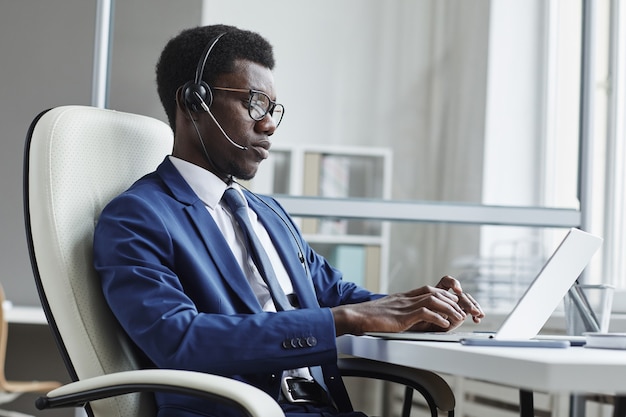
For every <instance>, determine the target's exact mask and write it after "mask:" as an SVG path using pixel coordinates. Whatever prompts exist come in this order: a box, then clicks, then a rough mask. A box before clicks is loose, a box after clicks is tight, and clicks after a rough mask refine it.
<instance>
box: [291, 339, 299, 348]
mask: <svg viewBox="0 0 626 417" xmlns="http://www.w3.org/2000/svg"><path fill="white" fill-rule="evenodd" d="M290 342H291V347H292V348H293V349H295V348H297V347H298V339H297V338H295V337H294V338H293V339H291V341H290Z"/></svg>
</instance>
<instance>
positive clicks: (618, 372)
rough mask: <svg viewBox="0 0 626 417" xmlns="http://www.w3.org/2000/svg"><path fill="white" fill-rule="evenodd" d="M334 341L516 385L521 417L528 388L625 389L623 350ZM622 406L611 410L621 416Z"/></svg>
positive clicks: (363, 353)
mask: <svg viewBox="0 0 626 417" xmlns="http://www.w3.org/2000/svg"><path fill="white" fill-rule="evenodd" d="M337 346H338V349H339V352H340V353H344V354H348V355H353V356H358V357H363V358H368V359H373V360H378V361H383V362H389V363H395V364H398V365H403V366H408V367H414V368H420V369H426V370H430V371H433V372H439V373H445V374H450V375H458V376H463V377H468V378H474V379H479V380H483V381H487V382H492V383H496V384H501V385H508V386H511V387H516V388H519V389H520V393H521V394H520V398H521V400H522V404H521V406H522V411H521V414H522V415H523V416H525V415H533V414H534V413H532V410H528V408H529V407H531V408H532V392H533V391H545V392H563V393H607V394H625V393H626V376H625V375H626V351H623V350H608V349H588V348H581V347H572V348H568V349H545V348H544V349H538V348H501V347H477V346H475V347H470V346H463V345H461V344H459V343H447V342H411V341H400V340H384V339H379V338H374V337H370V336H360V337H357V336H341V337H340V338H338V339H337ZM529 394H530V398H529V397H528V395H529ZM524 401H527V403H524ZM622 405H623V404H620V406H619V407H616V415H617V414H619V415H626V414H623V413H624V411H623V409H622ZM618 409H619V410H618ZM618 411H619V413H618Z"/></svg>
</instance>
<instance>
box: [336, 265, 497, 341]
mask: <svg viewBox="0 0 626 417" xmlns="http://www.w3.org/2000/svg"><path fill="white" fill-rule="evenodd" d="M332 312H333V315H334V317H335V328H336V334H337V335H338V336H339V335H342V334H357V335H358V334H363V333H365V332H374V331H379V332H401V331H405V330H409V329H410V330H416V331H435V330H444V331H445V330H451V329H453V328H456V327H458V326H460V325H461V323H463V321H464V320H465V319H466V318H467V316H468V315H470V316H472V317H473V319H474V322H476V323H478V322H479V321H480V319H481V318H483V317H484V316H485V314H484V313H483V311H482V309H481V308H480V306H479V305H478V303H477V302H476V301H475V300H474V299H473V298H472V296H471V295H469V294H467V293H464V292H463V289H462V288H461V285H460V283H459V282H458V281H457V280H456V279H454V278H452V277H449V276H445V277H443V278H442V279H441V280H440V281H439V283H438V284H437V285H436V286H435V287H431V286H425V287H421V288H417V289H414V290H411V291H408V292H405V293H399V294H391V295H388V296H386V297H383V298H380V299H378V300H373V301H368V302H364V303H359V304H348V305H342V306H338V307H334V308H333V309H332Z"/></svg>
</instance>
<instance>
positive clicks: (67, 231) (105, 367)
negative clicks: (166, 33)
mask: <svg viewBox="0 0 626 417" xmlns="http://www.w3.org/2000/svg"><path fill="white" fill-rule="evenodd" d="M172 146H173V134H172V131H171V129H170V127H169V126H168V125H166V124H165V123H163V122H161V121H158V120H156V119H153V118H150V117H145V116H139V115H135V114H130V113H123V112H117V111H113V110H106V109H99V108H94V107H84V106H64V107H57V108H54V109H51V110H49V111H46V112H43V113H42V114H40V115H39V116H38V117H37V118H36V119H35V120H34V121H33V123H32V124H31V127H30V130H29V134H28V137H27V139H26V146H25V153H24V212H25V221H26V233H27V240H28V246H29V251H30V257H31V264H32V267H33V272H34V275H35V280H36V284H37V288H38V291H39V296H40V299H41V302H42V305H43V308H44V310H45V312H46V316H47V318H48V322H49V323H50V326H51V328H52V331H53V333H54V334H55V336H56V338H57V342H58V345H59V349H60V351H61V354H62V356H63V357H64V360H65V363H66V366H67V368H68V371H69V373H70V376H71V378H72V379H73V380H80V379H84V378H89V377H94V376H98V375H103V374H109V373H113V372H119V371H125V370H131V369H137V368H139V367H140V359H139V358H140V356H139V355H138V354H137V352H136V349H135V347H134V345H133V344H132V342H130V340H129V339H128V338H127V336H126V334H125V333H124V331H123V330H122V329H121V327H120V326H119V324H118V323H117V320H116V319H115V317H114V316H113V314H112V313H111V311H110V310H109V308H108V306H107V304H106V301H105V300H104V297H103V295H102V291H101V288H100V280H99V278H98V276H97V274H96V272H95V270H94V268H93V264H92V261H93V256H92V239H93V231H94V226H95V224H96V222H97V220H98V216H99V215H100V212H101V211H102V209H103V208H104V206H105V205H106V204H107V203H108V202H109V201H110V200H111V199H112V198H113V197H114V196H116V195H117V194H119V193H121V192H122V191H124V190H125V189H126V188H128V187H129V186H130V185H131V184H132V183H133V182H134V181H135V180H137V179H139V178H140V177H141V176H143V175H144V174H146V173H148V172H150V171H153V170H154V169H155V168H156V167H157V165H158V164H159V163H160V162H161V161H162V160H163V158H164V157H165V156H166V155H167V154H169V153H170V152H171V151H172ZM90 408H91V410H89V411H90V412H92V413H93V414H94V415H96V416H107V417H114V416H140V415H155V412H154V411H155V410H154V408H155V404H154V400H153V398H152V396H151V395H149V394H133V395H125V396H119V397H116V398H113V399H107V400H99V401H96V402H93V403H91V404H90Z"/></svg>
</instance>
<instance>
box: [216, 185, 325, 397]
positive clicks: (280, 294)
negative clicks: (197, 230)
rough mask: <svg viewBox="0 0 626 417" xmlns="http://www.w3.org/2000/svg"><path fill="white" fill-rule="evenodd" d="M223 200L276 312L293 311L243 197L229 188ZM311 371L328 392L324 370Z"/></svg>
mask: <svg viewBox="0 0 626 417" xmlns="http://www.w3.org/2000/svg"><path fill="white" fill-rule="evenodd" d="M222 199H223V200H224V201H225V202H226V204H227V205H228V207H229V208H230V211H231V212H232V213H233V216H235V219H236V220H237V223H239V226H240V227H241V230H242V231H243V234H244V236H245V238H246V242H247V244H248V249H249V250H250V254H251V255H252V260H253V261H254V263H255V265H256V267H257V268H258V269H259V272H260V273H261V277H262V278H263V280H264V281H265V283H266V284H267V286H268V288H269V290H270V295H271V296H272V300H273V301H274V305H275V306H276V310H277V311H280V310H283V311H284V310H292V309H293V307H292V306H291V304H290V303H289V301H288V300H287V296H285V292H284V291H283V290H282V288H281V287H280V284H279V283H278V278H276V273H275V272H274V268H272V264H271V262H270V258H269V257H268V256H267V252H265V249H263V245H262V244H261V241H260V240H259V238H258V236H257V235H256V233H255V232H254V229H253V228H252V222H251V221H250V217H249V216H248V210H247V206H246V204H245V202H244V200H243V197H242V196H241V194H240V193H239V192H238V191H237V190H235V189H234V188H227V189H226V191H225V192H224V196H223V197H222ZM309 369H310V371H311V374H312V375H313V377H314V378H315V380H316V381H317V382H318V383H319V384H320V385H321V386H322V387H323V388H324V389H325V390H326V391H327V392H328V388H327V387H326V384H325V383H324V376H323V375H322V369H321V368H320V367H319V366H311V367H309Z"/></svg>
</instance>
